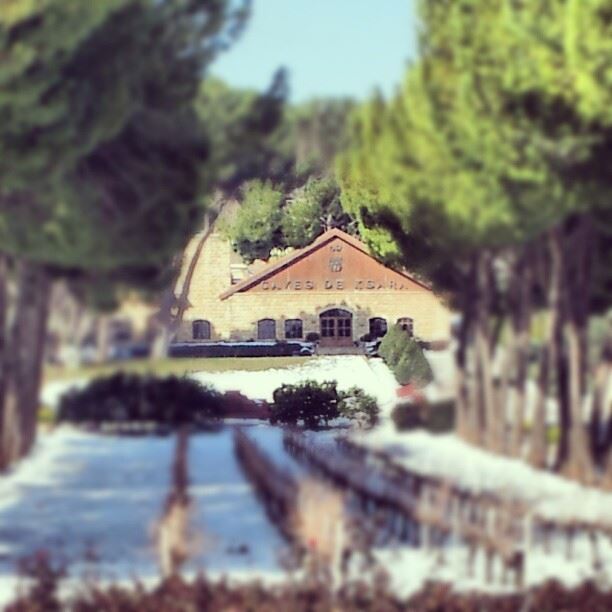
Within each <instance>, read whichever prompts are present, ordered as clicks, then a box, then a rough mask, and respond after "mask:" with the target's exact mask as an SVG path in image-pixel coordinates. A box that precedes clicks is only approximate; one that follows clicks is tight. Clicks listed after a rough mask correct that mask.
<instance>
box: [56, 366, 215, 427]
mask: <svg viewBox="0 0 612 612" xmlns="http://www.w3.org/2000/svg"><path fill="white" fill-rule="evenodd" d="M222 410H223V402H222V396H221V395H220V394H219V393H218V392H216V391H214V390H213V389H210V388H208V387H205V386H203V385H201V384H200V383H199V382H197V381H195V380H192V379H190V378H179V377H177V376H168V377H166V378H156V377H154V376H141V375H138V374H126V373H123V372H120V373H117V374H114V375H112V376H108V377H105V378H98V379H95V380H93V381H92V382H91V383H89V384H88V385H87V386H86V387H84V388H83V389H78V390H72V391H69V392H68V393H66V394H64V396H63V397H62V398H61V400H60V405H59V409H58V413H57V419H58V421H60V422H71V423H97V424H100V423H138V422H144V423H160V424H165V425H181V424H192V425H204V424H206V423H208V422H209V421H210V420H211V419H213V418H216V417H219V416H220V415H222Z"/></svg>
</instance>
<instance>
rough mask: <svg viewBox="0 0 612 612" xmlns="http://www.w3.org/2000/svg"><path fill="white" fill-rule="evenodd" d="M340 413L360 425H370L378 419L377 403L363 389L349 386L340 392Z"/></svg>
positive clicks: (374, 423)
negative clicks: (346, 389)
mask: <svg viewBox="0 0 612 612" xmlns="http://www.w3.org/2000/svg"><path fill="white" fill-rule="evenodd" d="M340 396H341V399H340V405H339V412H340V415H341V416H343V417H346V418H348V419H351V420H352V421H356V422H357V424H358V425H359V426H360V427H372V426H373V425H376V422H377V421H378V413H379V412H380V409H379V407H378V403H377V402H376V400H375V399H374V398H373V397H372V396H371V395H368V394H367V393H366V392H365V391H364V390H363V389H360V388H359V387H351V388H350V389H349V390H348V391H344V392H342V393H341V394H340Z"/></svg>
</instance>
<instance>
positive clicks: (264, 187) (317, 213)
mask: <svg viewBox="0 0 612 612" xmlns="http://www.w3.org/2000/svg"><path fill="white" fill-rule="evenodd" d="M282 189H283V188H282V186H281V185H273V184H272V183H271V182H269V181H266V182H261V181H259V180H255V181H251V182H249V183H246V185H245V186H244V187H243V190H242V194H243V201H242V206H241V207H240V210H239V212H238V214H237V216H236V219H235V220H234V221H233V223H232V224H231V225H230V226H229V227H228V228H227V233H228V236H229V238H230V240H231V241H232V244H233V245H234V248H235V249H236V250H237V251H238V252H239V253H240V254H241V255H242V257H243V259H244V260H245V261H248V262H251V261H253V260H254V259H268V258H269V257H270V253H271V251H272V250H273V249H277V248H278V249H285V248H287V247H291V248H302V247H305V246H307V245H309V244H310V243H311V242H312V241H313V240H314V239H315V238H317V237H318V236H320V235H321V234H322V233H323V232H324V231H325V230H327V229H329V228H332V227H340V228H342V229H344V230H345V231H349V232H352V233H354V232H355V226H354V222H353V220H352V218H351V217H350V216H349V215H347V214H346V213H345V212H344V211H343V210H342V207H341V205H340V198H339V195H340V192H339V189H338V185H337V184H336V182H335V181H334V179H332V178H310V179H309V180H308V181H307V183H306V184H305V185H304V186H303V187H301V188H299V189H295V190H294V191H293V192H292V193H291V197H286V196H285V195H284V193H283V190H282Z"/></svg>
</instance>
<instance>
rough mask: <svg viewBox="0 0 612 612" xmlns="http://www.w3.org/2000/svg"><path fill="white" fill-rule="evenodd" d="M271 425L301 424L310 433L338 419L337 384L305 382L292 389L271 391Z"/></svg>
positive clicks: (283, 387) (287, 387)
mask: <svg viewBox="0 0 612 612" xmlns="http://www.w3.org/2000/svg"><path fill="white" fill-rule="evenodd" d="M273 400H274V401H273V403H272V406H271V416H270V422H271V423H283V424H287V423H290V424H292V425H295V424H298V423H302V424H303V425H304V426H305V427H308V428H311V429H314V428H316V427H318V426H319V425H320V424H321V422H323V423H325V424H326V425H327V423H328V422H329V421H331V420H332V419H335V418H337V417H338V416H339V414H340V412H339V405H338V404H339V402H340V398H339V395H338V389H337V383H336V382H331V381H328V382H324V383H318V382H316V381H314V380H306V381H303V382H301V383H298V384H296V385H282V386H281V387H279V388H278V389H276V390H275V391H274V394H273Z"/></svg>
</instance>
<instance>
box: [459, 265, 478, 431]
mask: <svg viewBox="0 0 612 612" xmlns="http://www.w3.org/2000/svg"><path fill="white" fill-rule="evenodd" d="M472 276H473V274H472V275H470V278H472ZM472 299H473V295H472V284H471V283H470V282H469V281H468V283H467V287H465V288H464V290H463V300H462V309H461V310H462V313H461V325H460V327H459V330H458V334H457V351H456V353H455V369H456V393H455V407H456V408H455V409H456V430H457V433H458V435H459V436H460V437H461V438H463V439H464V440H467V441H470V442H473V441H474V434H475V432H474V431H473V427H472V425H473V423H472V422H471V418H472V412H473V410H474V409H475V406H473V405H470V392H469V385H470V380H469V379H468V370H467V351H468V345H469V340H470V335H471V332H472V326H473V318H474V316H473V312H472Z"/></svg>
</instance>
